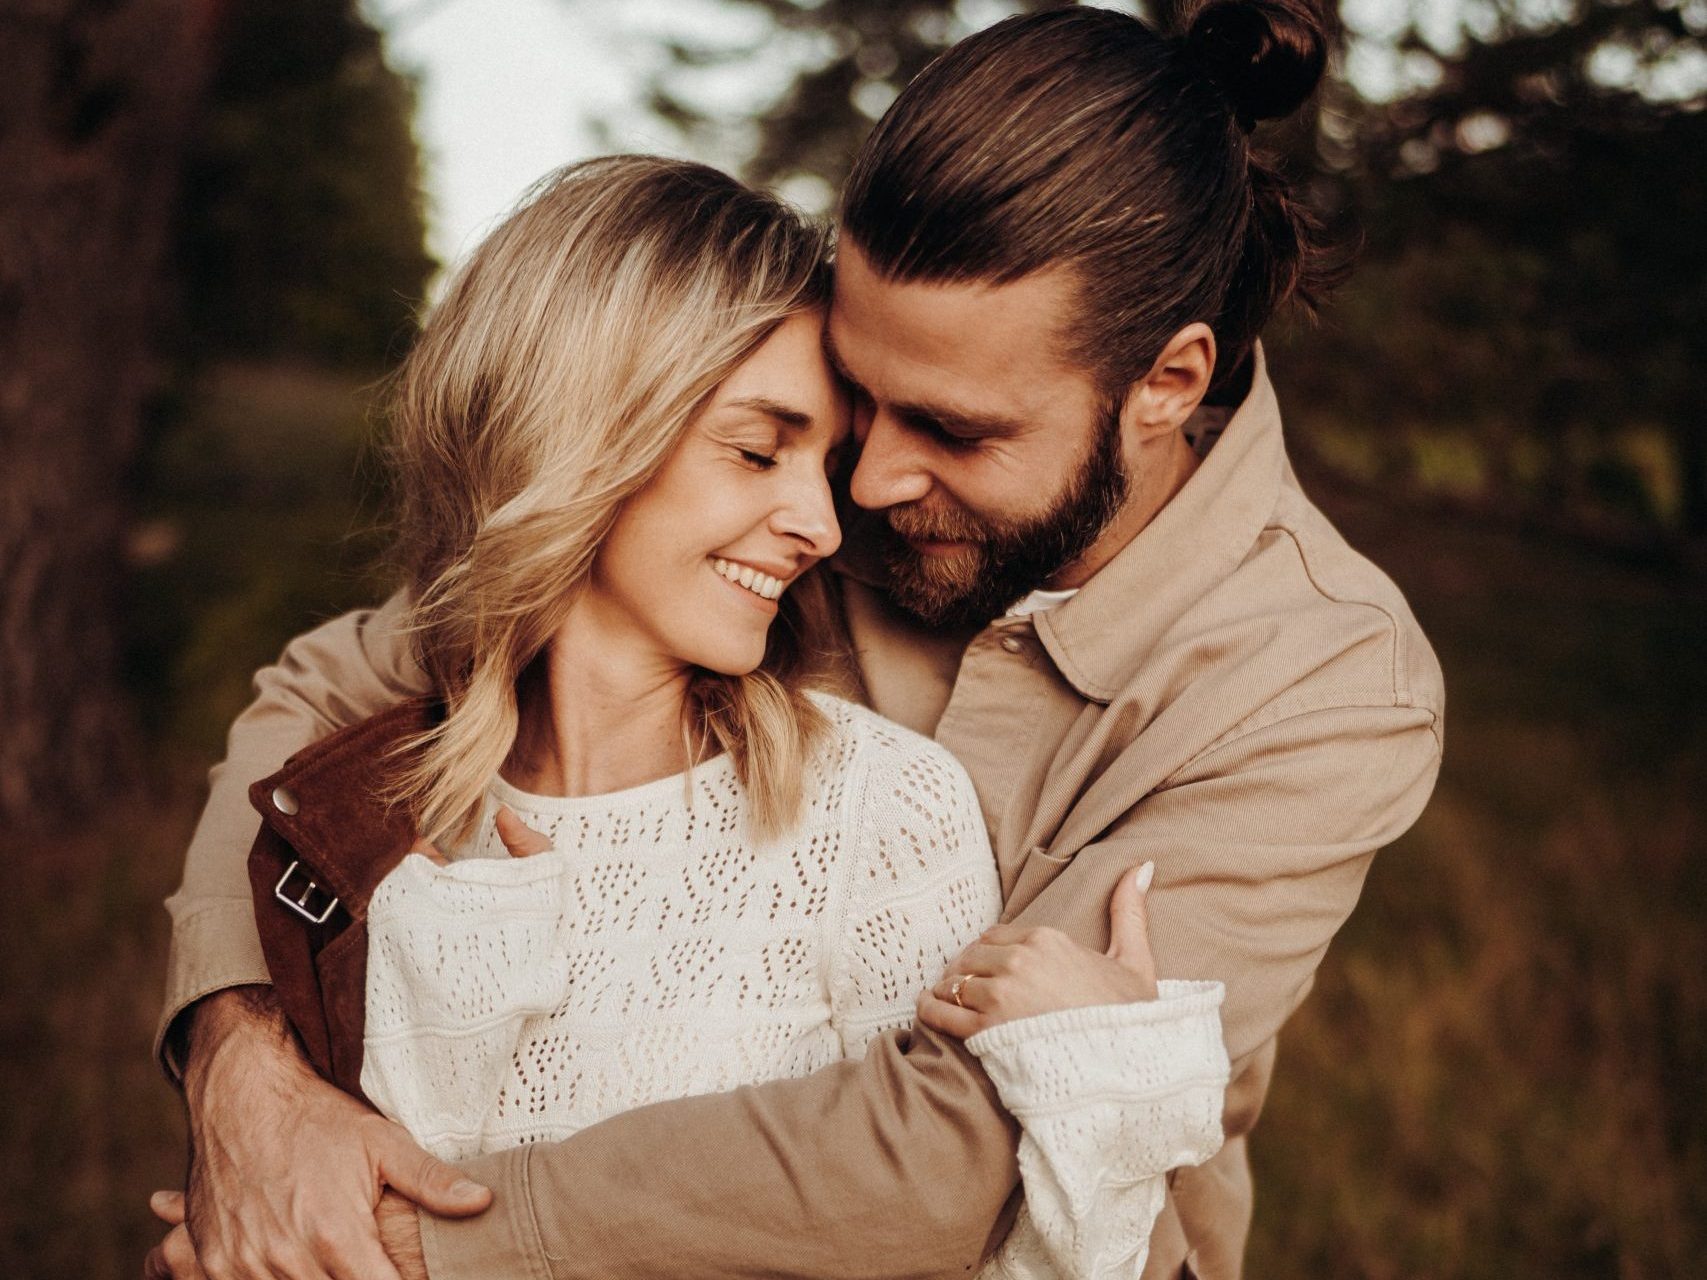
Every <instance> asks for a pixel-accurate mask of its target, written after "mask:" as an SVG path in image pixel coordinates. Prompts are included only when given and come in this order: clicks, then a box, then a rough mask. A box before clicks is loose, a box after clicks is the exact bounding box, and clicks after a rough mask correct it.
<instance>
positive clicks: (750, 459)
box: [735, 449, 776, 471]
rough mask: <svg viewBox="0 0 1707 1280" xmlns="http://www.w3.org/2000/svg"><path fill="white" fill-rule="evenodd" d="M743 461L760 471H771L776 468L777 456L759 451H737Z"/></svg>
mask: <svg viewBox="0 0 1707 1280" xmlns="http://www.w3.org/2000/svg"><path fill="white" fill-rule="evenodd" d="M735 452H737V453H738V454H740V455H741V461H742V462H745V463H746V464H747V465H748V466H750V467H752V468H754V469H755V470H758V471H769V470H770V469H771V468H772V467H774V466H776V454H774V453H762V452H760V451H759V450H757V449H737V450H736V451H735Z"/></svg>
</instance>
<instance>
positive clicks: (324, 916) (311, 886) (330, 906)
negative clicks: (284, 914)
mask: <svg viewBox="0 0 1707 1280" xmlns="http://www.w3.org/2000/svg"><path fill="white" fill-rule="evenodd" d="M301 867H302V864H301V863H300V862H293V863H291V864H290V866H288V867H286V868H285V873H284V874H283V875H282V876H280V877H279V882H278V883H277V884H275V885H274V886H273V897H275V898H277V899H278V900H279V901H280V902H282V903H284V904H285V906H287V907H289V908H290V909H291V910H292V911H294V912H296V914H297V915H299V916H301V917H302V918H303V919H304V920H306V921H308V923H309V924H325V923H326V921H327V920H328V919H329V918H330V917H331V915H332V913H333V912H334V911H336V910H337V909H338V900H337V899H336V898H333V899H332V900H331V901H330V902H328V903H327V904H326V909H325V910H324V911H322V912H321V913H320V914H319V915H315V914H314V911H313V909H312V908H310V907H309V905H308V900H309V899H310V898H311V897H313V896H314V894H315V892H316V891H317V890H318V891H319V892H320V893H322V894H324V893H325V892H326V891H325V890H324V889H321V888H320V886H319V885H318V884H316V883H315V882H314V881H313V880H309V881H308V887H307V888H306V889H304V890H303V891H302V896H301V897H300V898H293V897H291V896H290V893H286V892H285V882H286V881H287V880H289V879H290V878H291V877H292V876H293V875H295V874H296V873H297V871H298V870H300V869H301ZM307 875H308V873H307V872H303V878H304V879H307ZM294 892H295V890H294V889H293V890H291V893H294Z"/></svg>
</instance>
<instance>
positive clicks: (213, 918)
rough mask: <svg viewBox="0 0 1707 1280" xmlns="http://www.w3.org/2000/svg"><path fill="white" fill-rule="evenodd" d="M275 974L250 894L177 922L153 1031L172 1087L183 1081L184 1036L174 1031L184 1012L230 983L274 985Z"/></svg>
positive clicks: (199, 910)
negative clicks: (257, 930)
mask: <svg viewBox="0 0 1707 1280" xmlns="http://www.w3.org/2000/svg"><path fill="white" fill-rule="evenodd" d="M272 981H273V979H272V975H271V974H269V973H268V972H267V961H266V958H265V957H264V956H262V954H261V941H260V938H259V937H258V936H257V935H256V933H255V906H254V903H253V902H252V901H251V900H250V899H249V898H247V897H243V898H218V899H214V900H213V901H211V902H208V903H206V904H205V905H202V906H199V907H197V908H196V909H195V910H194V911H192V912H189V913H188V914H183V915H176V916H175V918H174V919H173V921H172V949H171V953H170V956H169V957H168V959H167V961H166V1001H165V1007H164V1009H163V1010H162V1012H161V1015H160V1023H159V1025H158V1026H157V1027H156V1028H155V1031H154V1060H155V1061H156V1062H158V1063H159V1064H160V1067H161V1070H163V1071H164V1072H165V1073H166V1078H167V1079H168V1080H169V1081H171V1083H172V1084H173V1085H175V1086H176V1085H182V1083H183V1077H184V1069H183V1068H184V1064H183V1063H182V1062H180V1061H179V1060H178V1050H179V1048H180V1045H181V1040H182V1037H180V1036H177V1035H173V1034H172V1032H173V1029H174V1027H173V1024H174V1023H176V1022H177V1020H178V1017H179V1015H180V1014H182V1013H183V1012H184V1010H186V1009H188V1008H189V1007H190V1006H191V1005H192V1004H194V1003H195V1002H196V1001H197V1000H200V999H201V998H202V997H203V996H210V995H212V994H213V993H214V992H216V991H224V990H226V989H227V988H229V987H246V986H271V985H272Z"/></svg>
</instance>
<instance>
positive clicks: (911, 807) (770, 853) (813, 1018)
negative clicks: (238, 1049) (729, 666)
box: [362, 698, 1001, 1159]
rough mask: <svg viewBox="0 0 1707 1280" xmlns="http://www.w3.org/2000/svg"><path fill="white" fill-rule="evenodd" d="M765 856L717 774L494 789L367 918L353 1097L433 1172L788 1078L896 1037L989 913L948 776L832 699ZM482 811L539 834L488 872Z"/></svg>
mask: <svg viewBox="0 0 1707 1280" xmlns="http://www.w3.org/2000/svg"><path fill="white" fill-rule="evenodd" d="M820 705H821V706H822V707H823V708H824V710H825V711H826V712H827V713H828V714H829V717H830V722H831V728H830V732H829V734H828V735H826V739H825V741H824V742H823V743H822V744H821V745H820V747H819V748H818V750H817V753H816V755H815V758H814V759H813V761H812V762H811V765H812V767H811V769H810V770H809V773H810V775H811V778H810V791H809V800H808V803H807V805H806V807H805V812H804V814H803V817H802V820H801V821H800V822H799V823H798V825H797V826H796V827H795V828H794V829H793V830H792V831H791V833H790V834H789V835H788V836H787V838H785V839H782V840H773V841H769V842H763V843H760V842H755V841H754V840H753V839H752V837H751V833H750V831H749V830H748V827H747V824H746V822H745V820H744V810H743V803H744V802H743V799H742V795H741V790H740V785H739V783H738V781H737V779H736V778H735V774H734V770H733V767H732V766H731V765H730V763H729V762H728V760H727V759H724V758H721V757H720V758H719V759H716V760H713V761H710V762H708V763H705V764H702V765H700V766H698V767H697V768H695V769H694V770H693V771H692V773H691V775H687V776H678V777H675V778H666V779H662V780H660V781H658V782H653V783H649V784H646V785H644V786H641V787H636V788H632V789H630V790H627V791H622V792H617V793H614V794H608V795H602V796H593V797H584V798H568V799H562V798H552V797H542V796H531V795H527V794H524V793H522V792H519V791H517V790H516V789H514V788H513V787H510V786H508V785H507V784H505V783H503V782H502V781H497V782H495V783H494V784H493V787H492V790H491V794H490V796H489V798H488V802H487V807H486V812H485V814H484V815H483V817H482V821H481V823H480V825H479V827H478V828H477V830H476V834H475V836H474V837H473V839H472V840H471V842H470V843H469V844H468V845H467V846H465V847H464V848H462V849H459V850H456V851H454V853H453V855H452V857H453V859H454V860H453V861H452V863H451V865H450V866H448V867H443V868H441V867H438V866H435V865H434V864H433V863H431V862H430V861H428V860H427V859H426V858H424V857H422V856H420V855H412V856H410V857H408V858H406V859H405V860H404V861H403V863H402V864H401V865H400V866H399V867H398V868H397V869H396V870H395V871H393V872H392V874H391V875H390V876H388V877H387V878H386V879H385V880H384V881H383V882H382V883H381V884H380V886H379V888H378V890H377V891H376V892H375V893H374V895H373V898H372V899H371V901H370V903H369V908H368V934H369V938H368V973H367V1035H366V1041H365V1045H364V1063H363V1070H362V1089H363V1091H364V1092H366V1093H367V1095H368V1097H369V1098H370V1099H372V1100H373V1102H374V1103H375V1105H377V1106H378V1107H379V1108H380V1109H381V1110H382V1111H384V1112H385V1113H386V1114H388V1115H390V1116H392V1117H393V1118H395V1119H397V1120H399V1121H400V1122H401V1123H402V1124H403V1125H404V1126H405V1127H406V1128H408V1129H409V1130H410V1132H411V1133H413V1134H415V1136H416V1137H417V1138H418V1139H419V1140H421V1142H422V1144H423V1145H424V1146H426V1147H427V1149H428V1150H430V1151H432V1152H434V1153H435V1154H437V1155H440V1156H443V1157H445V1158H447V1159H456V1158H462V1157H465V1156H470V1155H475V1154H479V1153H482V1152H487V1151H494V1150H498V1149H501V1148H505V1147H511V1146H515V1145H518V1144H520V1143H524V1142H539V1141H548V1140H552V1139H557V1138H563V1137H567V1136H568V1135H569V1134H571V1133H573V1132H575V1131H576V1130H577V1129H580V1128H582V1127H584V1126H586V1125H590V1124H593V1123H595V1122H597V1121H598V1120H601V1119H603V1118H604V1117H606V1116H609V1115H613V1114H615V1113H617V1112H620V1111H626V1110H628V1109H629V1108H631V1107H637V1106H641V1105H644V1104H646V1103H649V1102H657V1101H661V1100H664V1099H668V1098H676V1097H681V1096H684V1095H687V1094H694V1093H708V1092H718V1091H722V1090H727V1089H732V1088H735V1087H737V1086H739V1085H744V1084H753V1083H757V1082H760V1081H764V1080H770V1079H775V1078H777V1077H779V1076H796V1075H805V1074H809V1073H810V1072H812V1071H815V1070H816V1069H818V1068H819V1067H822V1066H825V1065H827V1064H829V1063H831V1062H834V1061H837V1060H839V1059H841V1058H843V1057H847V1056H858V1055H860V1054H862V1053H863V1052H864V1049H865V1046H866V1045H867V1044H868V1043H869V1042H870V1040H871V1039H872V1038H873V1037H874V1036H877V1035H880V1034H881V1033H883V1032H884V1031H887V1030H889V1029H891V1028H894V1027H899V1026H905V1025H908V1024H910V1023H911V1021H912V1018H913V1012H914V1001H915V999H916V998H917V995H918V993H919V991H920V990H921V989H922V988H923V987H924V986H926V985H927V984H928V983H930V982H933V981H935V980H936V978H937V977H938V976H939V975H940V974H941V973H942V970H943V969H944V967H945V966H946V965H947V963H948V961H949V960H951V959H952V958H953V957H954V956H955V955H956V954H958V953H959V951H960V950H961V949H962V948H963V947H964V946H965V945H966V944H967V943H969V942H970V941H971V940H972V939H973V938H974V937H976V936H977V934H978V933H979V931H980V930H982V929H983V928H984V927H985V926H986V925H987V924H989V922H990V921H992V920H994V919H995V917H996V914H997V912H998V910H999V908H1000V902H1001V899H1000V889H999V886H998V883H997V878H996V870H995V863H994V859H993V857H992V855H991V853H990V847H989V842H988V838H987V836H986V835H985V832H984V826H983V821H982V818H981V816H980V813H979V809H978V804H977V798H976V796H975V794H974V792H973V790H972V784H971V781H970V780H969V779H968V778H967V776H966V773H965V771H964V770H963V769H962V768H961V767H960V765H959V764H958V763H957V762H956V761H955V760H954V758H953V757H952V756H950V755H949V754H948V753H947V752H946V751H945V750H944V749H943V748H941V747H939V746H937V745H936V744H935V743H933V742H931V741H929V740H928V739H926V738H922V737H920V736H918V735H916V734H913V733H911V732H909V731H908V730H905V729H903V728H900V727H899V726H897V725H894V724H891V723H890V722H888V721H886V720H883V719H882V718H881V717H879V716H877V715H875V714H873V713H872V712H870V711H867V710H866V709H864V708H862V707H859V706H856V705H854V704H852V703H848V702H844V701H841V700H839V699H830V698H825V699H823V700H822V701H821V704H820ZM499 804H504V805H508V806H509V807H510V808H511V809H513V810H515V811H516V813H517V816H519V817H520V818H521V819H522V820H523V821H524V822H526V823H527V824H528V825H529V826H530V827H532V828H534V829H535V830H536V831H539V832H541V833H542V834H544V835H546V836H547V837H549V838H550V839H551V842H552V849H551V850H550V851H549V852H546V853H541V854H536V855H534V856H533V857H529V858H520V859H514V858H510V857H509V856H508V854H507V853H506V852H505V850H504V848H503V844H502V842H501V841H500V840H499V838H498V835H497V831H496V826H495V822H494V817H495V814H496V810H497V806H498V805H499Z"/></svg>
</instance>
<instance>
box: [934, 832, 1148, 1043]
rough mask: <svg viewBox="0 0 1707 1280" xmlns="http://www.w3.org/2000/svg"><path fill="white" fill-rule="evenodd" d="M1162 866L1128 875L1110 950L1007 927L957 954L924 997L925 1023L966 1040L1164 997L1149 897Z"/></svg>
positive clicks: (1113, 901) (1045, 931) (1118, 898)
mask: <svg viewBox="0 0 1707 1280" xmlns="http://www.w3.org/2000/svg"><path fill="white" fill-rule="evenodd" d="M1155 870H1156V868H1155V864H1154V863H1150V862H1146V863H1145V864H1144V865H1143V866H1141V867H1136V868H1134V869H1133V870H1131V871H1128V872H1127V873H1126V874H1125V875H1123V876H1121V878H1120V880H1119V882H1118V883H1117V884H1116V885H1115V886H1114V893H1113V895H1112V896H1111V897H1110V899H1109V904H1108V927H1109V944H1108V950H1107V952H1098V951H1092V950H1091V949H1090V948H1089V947H1085V946H1081V945H1079V944H1078V943H1077V942H1074V941H1073V940H1072V939H1071V938H1069V937H1068V936H1067V935H1066V934H1064V933H1062V932H1061V931H1060V930H1058V929H1049V928H1032V927H1027V926H1024V925H1015V924H999V925H996V926H995V927H994V928H991V929H986V930H985V931H984V933H983V935H982V936H981V937H980V938H979V939H978V941H976V942H974V943H973V944H972V945H971V946H969V947H967V948H966V950H964V951H962V952H961V953H960V954H959V955H958V956H956V957H955V959H954V960H953V962H952V963H950V965H949V966H948V971H947V972H946V973H944V974H943V976H942V980H941V981H940V982H938V983H937V984H936V985H935V986H934V987H927V988H926V989H925V990H924V991H923V992H922V993H921V994H920V996H919V1021H920V1022H922V1023H924V1024H925V1025H926V1026H927V1027H931V1028H934V1029H935V1030H937V1031H941V1032H943V1033H944V1034H946V1035H951V1036H956V1037H959V1038H961V1039H965V1038H966V1037H967V1036H970V1035H974V1034H976V1033H977V1032H979V1031H983V1030H984V1029H985V1028H986V1027H994V1026H997V1025H999V1024H1001V1023H1003V1022H1012V1021H1014V1020H1015V1019H1016V1018H1029V1017H1033V1016H1034V1015H1036V1014H1040V1013H1053V1012H1055V1010H1057V1009H1073V1008H1079V1007H1082V1006H1085V1005H1099V1004H1124V1003H1127V1002H1129V1001H1134V1000H1154V999H1155V998H1156V961H1155V957H1154V956H1152V955H1151V953H1150V919H1149V913H1148V911H1147V909H1146V905H1145V900H1144V895H1145V894H1146V893H1148V892H1149V889H1150V880H1151V878H1152V877H1153V876H1154V874H1155Z"/></svg>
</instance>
